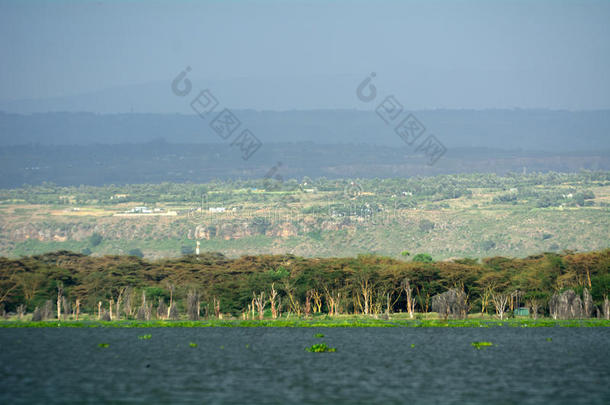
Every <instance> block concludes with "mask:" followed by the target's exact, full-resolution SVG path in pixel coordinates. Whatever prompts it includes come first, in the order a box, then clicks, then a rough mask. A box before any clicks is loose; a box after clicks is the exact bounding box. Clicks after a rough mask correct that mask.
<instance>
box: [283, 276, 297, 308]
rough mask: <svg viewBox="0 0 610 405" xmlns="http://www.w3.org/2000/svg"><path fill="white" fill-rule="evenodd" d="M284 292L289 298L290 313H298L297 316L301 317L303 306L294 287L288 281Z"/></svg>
mask: <svg viewBox="0 0 610 405" xmlns="http://www.w3.org/2000/svg"><path fill="white" fill-rule="evenodd" d="M284 291H285V292H286V295H287V296H288V300H289V305H290V311H292V312H293V313H296V314H297V316H301V304H300V303H299V300H298V298H297V297H296V296H295V291H294V286H293V285H292V284H291V283H290V281H288V280H284Z"/></svg>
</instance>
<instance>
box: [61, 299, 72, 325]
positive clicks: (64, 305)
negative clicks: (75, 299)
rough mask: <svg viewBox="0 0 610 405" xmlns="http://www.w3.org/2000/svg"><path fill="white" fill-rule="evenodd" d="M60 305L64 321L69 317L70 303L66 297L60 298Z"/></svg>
mask: <svg viewBox="0 0 610 405" xmlns="http://www.w3.org/2000/svg"><path fill="white" fill-rule="evenodd" d="M61 305H62V308H63V313H64V321H65V320H67V319H68V318H69V317H70V302H69V301H68V300H67V299H66V297H61Z"/></svg>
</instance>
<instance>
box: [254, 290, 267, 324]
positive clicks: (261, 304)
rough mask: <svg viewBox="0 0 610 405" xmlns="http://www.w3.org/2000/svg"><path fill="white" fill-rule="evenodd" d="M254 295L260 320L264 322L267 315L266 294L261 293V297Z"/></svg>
mask: <svg viewBox="0 0 610 405" xmlns="http://www.w3.org/2000/svg"><path fill="white" fill-rule="evenodd" d="M252 295H253V296H254V298H253V299H254V303H255V304H256V309H257V311H258V319H260V320H262V319H263V316H264V315H265V293H264V292H261V293H260V294H259V295H256V294H255V293H254V292H252Z"/></svg>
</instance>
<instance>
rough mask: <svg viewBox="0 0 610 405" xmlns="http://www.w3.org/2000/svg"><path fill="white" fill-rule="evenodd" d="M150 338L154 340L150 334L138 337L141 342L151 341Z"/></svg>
mask: <svg viewBox="0 0 610 405" xmlns="http://www.w3.org/2000/svg"><path fill="white" fill-rule="evenodd" d="M150 338H152V335H150V334H148V335H141V336H138V339H140V340H149V339H150Z"/></svg>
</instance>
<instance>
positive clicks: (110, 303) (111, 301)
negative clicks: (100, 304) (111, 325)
mask: <svg viewBox="0 0 610 405" xmlns="http://www.w3.org/2000/svg"><path fill="white" fill-rule="evenodd" d="M113 302H114V300H113V299H112V298H111V299H109V300H108V306H109V309H110V315H109V316H110V320H111V321H112V317H113V316H114V313H113V312H112V303H113Z"/></svg>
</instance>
